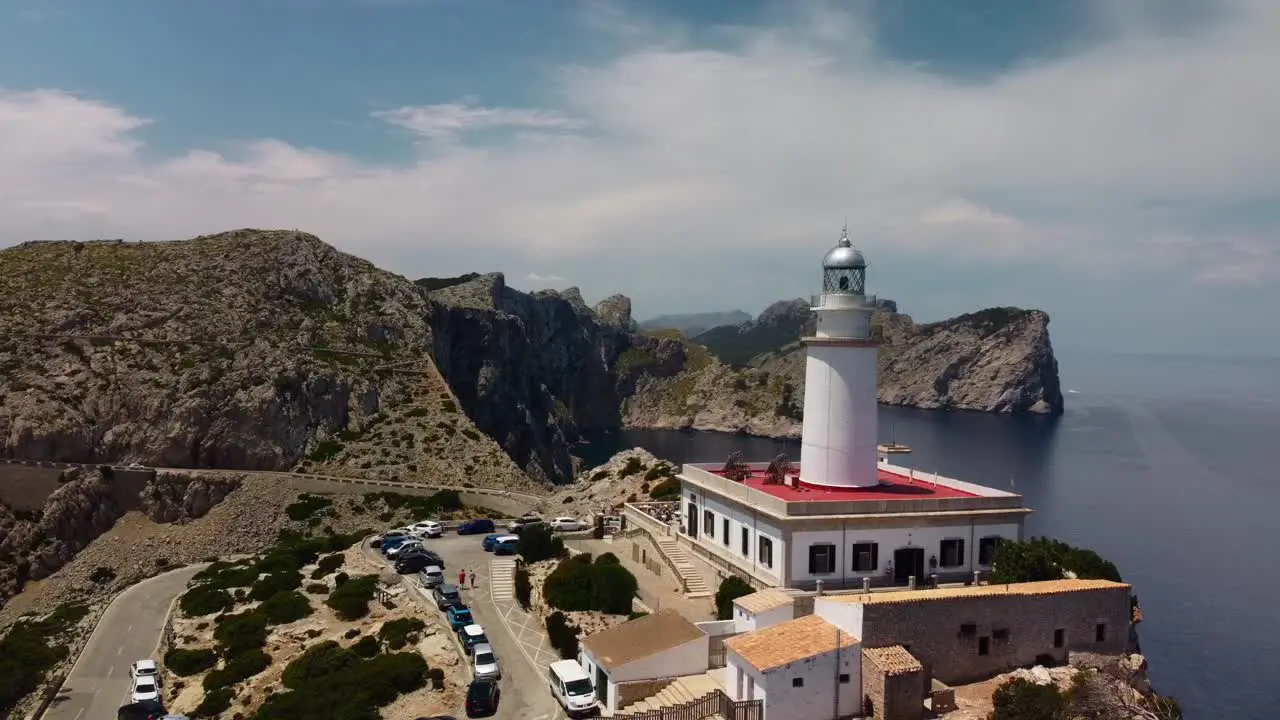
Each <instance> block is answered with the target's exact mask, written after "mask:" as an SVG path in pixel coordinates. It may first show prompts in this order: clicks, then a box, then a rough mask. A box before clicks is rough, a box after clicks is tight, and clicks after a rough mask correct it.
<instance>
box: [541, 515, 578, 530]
mask: <svg viewBox="0 0 1280 720" xmlns="http://www.w3.org/2000/svg"><path fill="white" fill-rule="evenodd" d="M548 524H549V525H551V529H552V530H559V531H560V532H576V531H578V530H586V529H587V524H586V523H585V522H583V521H581V520H578V519H577V518H571V517H558V518H555V519H554V520H552V521H551V522H550V523H548Z"/></svg>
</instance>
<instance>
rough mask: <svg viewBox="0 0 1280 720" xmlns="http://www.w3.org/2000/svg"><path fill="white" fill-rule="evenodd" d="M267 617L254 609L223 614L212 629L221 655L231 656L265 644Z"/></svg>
mask: <svg viewBox="0 0 1280 720" xmlns="http://www.w3.org/2000/svg"><path fill="white" fill-rule="evenodd" d="M267 624H268V623H267V618H266V616H265V615H263V614H262V613H260V612H258V611H256V610H250V611H248V612H242V613H239V614H237V615H224V616H223V617H222V619H221V620H220V621H219V622H218V627H216V628H214V630H213V639H214V640H215V641H217V643H218V645H219V646H220V647H221V649H222V655H223V657H233V656H236V655H239V654H240V653H242V652H244V651H246V650H257V649H258V648H261V647H262V646H263V645H266V644H267Z"/></svg>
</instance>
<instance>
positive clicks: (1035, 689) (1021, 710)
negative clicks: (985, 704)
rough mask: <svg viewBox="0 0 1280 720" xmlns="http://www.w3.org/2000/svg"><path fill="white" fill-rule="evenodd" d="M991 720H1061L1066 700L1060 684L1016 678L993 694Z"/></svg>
mask: <svg viewBox="0 0 1280 720" xmlns="http://www.w3.org/2000/svg"><path fill="white" fill-rule="evenodd" d="M991 704H992V705H993V706H994V708H995V709H994V710H993V711H992V712H991V715H990V720H1061V719H1062V717H1063V712H1064V711H1065V710H1066V701H1065V699H1064V698H1063V696H1062V692H1061V691H1059V690H1058V686H1057V685H1053V684H1049V685H1037V684H1035V683H1033V682H1031V681H1030V680H1024V679H1022V678H1014V679H1012V680H1009V681H1007V682H1005V683H1004V684H1003V685H1001V686H1000V687H998V688H996V691H995V693H993V694H992V695H991Z"/></svg>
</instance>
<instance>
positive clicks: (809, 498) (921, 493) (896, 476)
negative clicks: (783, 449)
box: [710, 465, 982, 503]
mask: <svg viewBox="0 0 1280 720" xmlns="http://www.w3.org/2000/svg"><path fill="white" fill-rule="evenodd" d="M792 468H793V470H794V472H793V474H792V475H789V476H788V478H787V479H788V482H789V483H792V482H794V483H795V486H794V487H793V486H792V485H790V484H788V485H777V484H772V483H766V482H765V480H766V478H768V472H767V469H766V468H752V469H751V474H750V475H748V476H747V479H746V481H745V482H743V483H742V484H743V485H746V486H747V487H750V488H752V489H754V490H759V491H760V492H763V493H766V494H768V495H772V496H773V497H776V498H778V499H779V500H782V501H784V502H810V503H812V502H883V501H885V500H945V499H957V498H977V497H982V495H979V494H977V493H973V492H968V491H966V490H961V489H959V488H956V487H951V486H949V485H940V484H935V483H934V482H933V475H932V474H929V473H918V474H917V475H916V477H915V478H914V479H913V478H912V477H910V476H909V475H903V474H900V473H896V472H890V471H888V470H885V469H883V468H881V469H880V470H879V473H880V484H879V485H875V486H871V487H848V488H832V487H823V486H819V485H809V484H806V483H805V482H804V481H803V480H801V481H799V482H796V481H795V480H794V478H795V477H796V476H797V475H799V474H800V471H799V466H796V465H793V466H792ZM710 472H711V474H712V475H717V476H719V477H726V473H725V471H724V470H710Z"/></svg>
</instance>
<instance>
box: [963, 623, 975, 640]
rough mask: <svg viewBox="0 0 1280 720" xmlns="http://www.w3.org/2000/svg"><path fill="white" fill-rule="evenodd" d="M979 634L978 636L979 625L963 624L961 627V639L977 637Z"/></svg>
mask: <svg viewBox="0 0 1280 720" xmlns="http://www.w3.org/2000/svg"><path fill="white" fill-rule="evenodd" d="M977 634H978V624H977V623H961V625H960V636H961V637H973V636H974V635H977Z"/></svg>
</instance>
